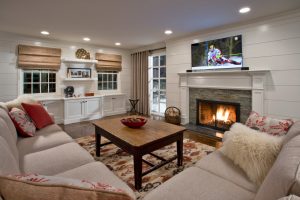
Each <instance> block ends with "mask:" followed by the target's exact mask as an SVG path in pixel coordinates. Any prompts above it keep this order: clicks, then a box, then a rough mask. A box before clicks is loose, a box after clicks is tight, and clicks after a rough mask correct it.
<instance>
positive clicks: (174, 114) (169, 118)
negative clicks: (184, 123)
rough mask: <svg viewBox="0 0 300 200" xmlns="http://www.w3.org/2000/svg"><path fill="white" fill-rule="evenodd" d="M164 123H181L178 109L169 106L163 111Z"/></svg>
mask: <svg viewBox="0 0 300 200" xmlns="http://www.w3.org/2000/svg"><path fill="white" fill-rule="evenodd" d="M165 121H166V122H168V123H171V124H180V123H181V112H180V110H179V109H178V108H176V107H174V106H170V107H168V108H167V109H166V111H165Z"/></svg>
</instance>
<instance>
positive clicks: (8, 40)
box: [0, 32, 132, 101]
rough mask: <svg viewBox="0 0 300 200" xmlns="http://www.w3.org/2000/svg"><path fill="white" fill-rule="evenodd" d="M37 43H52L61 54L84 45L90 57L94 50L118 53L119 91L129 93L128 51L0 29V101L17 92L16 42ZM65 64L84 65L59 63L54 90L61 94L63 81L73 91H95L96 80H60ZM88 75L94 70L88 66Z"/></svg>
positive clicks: (70, 53) (69, 55) (67, 54)
mask: <svg viewBox="0 0 300 200" xmlns="http://www.w3.org/2000/svg"><path fill="white" fill-rule="evenodd" d="M18 44H27V45H40V46H45V47H55V48H61V49H62V58H75V51H76V50H77V49H78V48H84V49H86V50H87V51H89V52H90V54H91V57H92V58H94V57H95V53H96V52H103V53H114V54H120V55H122V71H121V73H120V80H121V82H120V84H119V86H120V90H119V92H122V93H125V94H126V95H127V97H128V98H129V97H131V84H132V83H131V64H130V63H131V60H130V51H129V50H122V49H114V48H106V47H101V46H95V45H92V42H90V44H87V45H84V44H75V43H70V42H62V41H56V40H47V39H40V38H33V37H27V36H22V35H17V34H11V33H6V32H0V101H8V100H12V99H14V98H16V97H17V96H18V94H19V93H20V92H18V88H19V86H18V80H19V79H20V77H19V70H18V68H17V63H16V61H17V45H18ZM67 67H85V66H82V65H81V64H80V65H72V66H70V65H69V64H65V63H62V65H61V69H60V70H59V72H58V74H57V93H56V95H63V89H64V88H65V86H66V85H74V86H75V87H76V88H75V93H77V94H83V93H84V92H88V91H92V92H96V93H100V94H101V92H99V91H97V82H96V81H93V82H86V83H82V82H80V83H74V82H68V83H66V82H63V80H62V79H63V78H65V76H66V73H67V72H66V71H67ZM92 71H93V72H92V75H93V77H97V74H96V70H95V68H94V67H93V66H92Z"/></svg>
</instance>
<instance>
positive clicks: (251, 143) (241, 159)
mask: <svg viewBox="0 0 300 200" xmlns="http://www.w3.org/2000/svg"><path fill="white" fill-rule="evenodd" d="M239 129H240V131H239ZM281 146H282V137H274V136H272V135H269V134H267V133H263V132H259V131H256V130H253V129H251V128H248V127H246V126H244V125H242V124H237V125H235V126H233V131H231V129H230V131H227V132H226V140H225V142H224V145H223V147H222V148H221V149H220V150H221V152H222V153H223V154H224V155H225V156H226V157H228V158H229V159H231V160H232V161H233V162H234V164H236V165H238V166H239V167H240V168H241V169H243V170H244V171H245V173H246V174H247V176H248V177H249V179H250V180H251V181H252V182H254V183H256V184H257V185H260V184H261V183H262V182H263V180H264V178H265V176H266V175H267V173H268V171H269V170H270V168H271V167H272V165H273V163H274V162H275V160H276V157H277V155H278V153H279V152H280V149H281Z"/></svg>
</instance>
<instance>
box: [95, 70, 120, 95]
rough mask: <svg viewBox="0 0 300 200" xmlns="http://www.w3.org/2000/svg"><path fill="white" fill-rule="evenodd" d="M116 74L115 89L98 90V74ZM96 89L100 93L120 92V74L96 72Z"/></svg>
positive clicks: (117, 72)
mask: <svg viewBox="0 0 300 200" xmlns="http://www.w3.org/2000/svg"><path fill="white" fill-rule="evenodd" d="M112 72H113V73H116V74H117V89H112V90H99V88H98V84H99V77H98V75H99V74H101V73H102V74H113V73H112ZM112 82H113V81H112ZM96 88H97V91H98V92H101V93H116V92H120V91H121V74H120V72H119V71H113V70H112V71H97V84H96Z"/></svg>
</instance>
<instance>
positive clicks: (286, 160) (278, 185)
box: [255, 135, 300, 200]
mask: <svg viewBox="0 0 300 200" xmlns="http://www.w3.org/2000/svg"><path fill="white" fill-rule="evenodd" d="M299 167H300V135H298V136H296V137H294V138H292V139H291V140H290V141H289V142H288V143H286V144H285V145H284V146H283V148H282V150H281V152H280V153H279V155H278V157H277V159H276V162H275V163H274V165H273V167H272V168H271V170H270V171H269V173H268V175H267V176H266V178H265V180H264V182H263V183H262V185H261V187H260V188H259V190H258V192H257V195H256V198H255V200H266V199H279V198H282V197H284V196H287V195H289V194H295V195H297V196H300V177H299V175H300V169H299Z"/></svg>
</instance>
